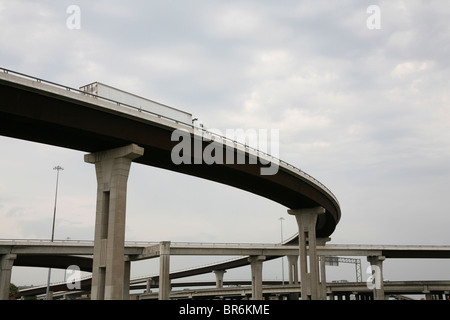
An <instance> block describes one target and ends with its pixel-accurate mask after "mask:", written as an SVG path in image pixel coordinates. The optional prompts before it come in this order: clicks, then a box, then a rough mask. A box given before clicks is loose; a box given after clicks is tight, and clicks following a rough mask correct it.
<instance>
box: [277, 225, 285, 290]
mask: <svg viewBox="0 0 450 320" xmlns="http://www.w3.org/2000/svg"><path fill="white" fill-rule="evenodd" d="M278 220H280V223H281V243H283V220H284V218H283V217H280V218H279V219H278ZM283 258H284V257H283V256H281V277H282V278H281V279H282V282H281V283H282V284H283V285H284V259H283Z"/></svg>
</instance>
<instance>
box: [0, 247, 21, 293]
mask: <svg viewBox="0 0 450 320" xmlns="http://www.w3.org/2000/svg"><path fill="white" fill-rule="evenodd" d="M16 258H17V255H15V254H3V255H0V300H9V286H10V284H11V274H12V267H13V264H14V260H15V259H16Z"/></svg>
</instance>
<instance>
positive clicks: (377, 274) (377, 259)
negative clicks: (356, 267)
mask: <svg viewBox="0 0 450 320" xmlns="http://www.w3.org/2000/svg"><path fill="white" fill-rule="evenodd" d="M384 260H385V257H383V256H369V257H367V261H368V262H370V267H371V269H372V288H373V299H374V300H384V283H383V261H384Z"/></svg>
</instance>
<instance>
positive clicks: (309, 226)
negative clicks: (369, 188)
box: [0, 69, 341, 299]
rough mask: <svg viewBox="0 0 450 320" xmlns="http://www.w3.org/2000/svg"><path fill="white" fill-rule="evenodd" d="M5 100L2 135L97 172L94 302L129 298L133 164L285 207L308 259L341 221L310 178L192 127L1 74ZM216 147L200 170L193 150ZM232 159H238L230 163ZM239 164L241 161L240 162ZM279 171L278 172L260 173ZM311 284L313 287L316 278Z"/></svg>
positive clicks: (331, 200)
mask: <svg viewBox="0 0 450 320" xmlns="http://www.w3.org/2000/svg"><path fill="white" fill-rule="evenodd" d="M0 96H1V100H0V135H3V136H7V137H12V138H17V139H23V140H27V141H33V142H39V143H44V144H48V145H53V146H58V147H64V148H68V149H72V150H78V151H83V152H87V153H89V154H87V155H86V156H85V159H84V160H85V161H86V162H88V163H92V164H94V165H95V167H96V176H97V209H96V226H95V244H96V245H95V248H94V251H95V252H94V262H93V276H94V280H93V291H94V292H95V294H94V296H95V297H96V299H120V297H121V295H122V294H123V292H124V290H123V283H121V282H119V281H117V280H116V279H118V278H121V277H122V276H123V275H124V272H125V266H124V265H123V263H122V262H121V260H122V257H123V256H124V248H123V242H124V234H125V211H126V186H127V180H128V172H129V170H130V166H131V163H132V162H136V163H141V164H143V165H148V166H153V167H158V168H162V169H166V170H171V171H174V172H179V173H183V174H188V175H191V176H195V177H199V178H203V179H206V180H210V181H214V182H218V183H223V184H226V185H229V186H233V187H236V188H239V189H241V190H245V191H248V192H251V193H254V194H256V195H259V196H262V197H264V198H267V199H270V200H272V201H275V202H277V203H279V204H281V205H283V206H285V207H286V208H287V209H288V212H289V213H290V214H293V215H295V216H296V219H297V222H298V225H299V228H303V229H302V231H301V234H302V235H305V236H304V237H301V238H300V239H301V241H303V243H300V244H299V250H300V251H302V252H304V253H305V254H304V255H303V254H302V255H301V256H306V254H307V253H306V242H305V241H306V240H307V239H308V240H309V241H310V243H309V246H310V248H315V241H316V238H327V237H328V236H330V235H331V234H332V233H333V231H334V230H335V228H336V225H337V224H338V222H339V220H340V217H341V210H340V206H339V202H338V200H337V198H336V196H335V195H334V194H333V193H332V192H331V191H330V190H329V189H328V188H327V187H326V186H324V185H323V184H322V183H320V182H319V181H317V180H316V179H314V178H313V177H312V176H310V175H309V174H307V173H305V172H303V171H301V170H299V169H297V168H295V167H294V166H292V165H289V164H288V163H286V162H283V161H281V160H279V159H276V158H273V157H271V156H270V155H268V154H266V153H262V152H260V151H258V150H256V149H253V148H250V147H248V146H246V145H245V144H241V143H238V142H236V141H231V140H229V139H227V138H225V137H221V136H218V135H214V138H213V139H212V138H211V139H212V140H211V139H210V140H208V139H204V137H205V134H207V132H205V131H204V130H202V129H198V128H196V127H194V126H193V124H192V123H182V122H180V121H177V120H173V119H170V118H166V117H163V116H161V115H158V114H154V113H151V112H147V111H145V110H141V109H140V108H138V107H136V106H132V105H125V104H123V103H120V102H117V101H112V100H109V99H105V98H102V97H99V96H96V95H93V94H90V93H86V92H83V91H80V90H77V89H73V88H69V87H67V86H63V85H60V84H56V83H53V82H50V81H45V80H43V79H39V78H36V77H32V76H29V75H25V74H22V73H18V72H14V71H11V70H7V69H0ZM176 130H181V131H183V132H185V133H186V136H185V138H186V139H189V141H190V144H189V145H190V146H191V150H188V151H190V152H187V153H188V155H187V159H188V161H186V163H182V164H177V163H175V162H174V161H173V160H172V154H173V150H174V147H175V146H176V145H177V144H178V142H177V141H174V140H173V139H172V134H173V132H174V131H176ZM213 143H214V146H215V148H216V149H215V150H221V151H222V152H221V154H222V158H221V159H219V160H220V161H217V162H215V163H213V164H206V163H205V162H204V161H203V162H200V164H199V163H198V159H197V158H196V156H197V154H196V150H195V146H198V145H200V149H201V151H203V150H206V148H207V147H208V146H210V145H212V144H213ZM183 151H184V150H183ZM229 155H232V157H231V158H232V159H233V161H229V160H230V157H229ZM185 156H186V155H183V158H184V159H186V157H185ZM242 158H244V159H245V161H244V163H240V162H238V161H237V159H242ZM254 159H264V161H259V162H254V161H252V160H254ZM274 165H275V166H276V168H277V170H276V172H274V173H273V174H268V175H263V174H261V173H262V171H263V170H264V169H267V168H268V167H269V168H270V167H272V166H274ZM310 251H311V256H312V258H311V259H310V260H309V261H312V262H311V263H312V264H313V265H312V266H311V267H310V270H311V272H316V265H315V261H316V258H315V250H310ZM11 260H12V259H9V260H8V261H11ZM306 263H307V262H306V260H304V261H303V260H302V261H301V263H300V264H301V266H304V265H305V268H306V269H307V267H306ZM7 264H10V262H8V263H7ZM306 269H304V268H302V270H306ZM302 272H303V271H302ZM302 276H304V278H305V279H306V278H307V277H306V275H303V274H302ZM6 278H7V277H6ZM166 279H168V278H167V277H166ZM312 279H313V280H311V285H314V284H315V283H316V282H317V281H316V277H315V276H313V277H312ZM313 291H314V293H315V290H313Z"/></svg>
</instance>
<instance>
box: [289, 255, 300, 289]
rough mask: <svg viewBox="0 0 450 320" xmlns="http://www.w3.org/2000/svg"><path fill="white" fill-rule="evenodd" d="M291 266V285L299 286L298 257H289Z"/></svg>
mask: <svg viewBox="0 0 450 320" xmlns="http://www.w3.org/2000/svg"><path fill="white" fill-rule="evenodd" d="M287 260H288V264H289V284H298V256H287Z"/></svg>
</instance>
